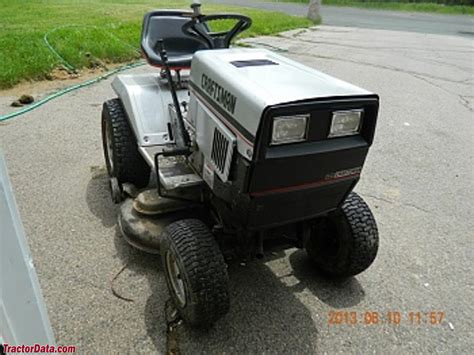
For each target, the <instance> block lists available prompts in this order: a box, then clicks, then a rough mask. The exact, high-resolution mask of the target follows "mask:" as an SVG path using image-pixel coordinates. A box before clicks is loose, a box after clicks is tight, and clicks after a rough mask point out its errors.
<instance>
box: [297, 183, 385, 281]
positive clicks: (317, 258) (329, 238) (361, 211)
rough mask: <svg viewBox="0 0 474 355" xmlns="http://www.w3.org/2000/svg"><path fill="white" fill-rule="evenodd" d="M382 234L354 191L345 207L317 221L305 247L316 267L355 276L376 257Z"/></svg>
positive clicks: (346, 201) (338, 274)
mask: <svg viewBox="0 0 474 355" xmlns="http://www.w3.org/2000/svg"><path fill="white" fill-rule="evenodd" d="M378 246H379V234H378V230H377V224H376V222H375V218H374V216H373V214H372V212H371V211H370V208H369V206H367V204H366V203H365V202H364V200H363V199H362V198H361V197H360V196H359V195H357V194H356V193H355V192H351V193H350V194H349V196H348V197H347V199H346V200H345V201H344V203H343V205H342V207H341V208H340V209H339V210H338V211H336V212H334V213H331V214H330V215H328V216H327V217H325V218H322V219H319V220H317V221H316V222H315V223H314V224H313V225H312V228H311V233H310V234H309V236H308V238H307V239H306V241H305V249H306V251H307V253H308V255H309V256H310V257H311V259H312V260H313V261H314V263H315V264H316V266H317V267H318V268H319V269H320V270H321V271H323V272H324V273H325V274H328V275H330V276H336V277H348V276H354V275H357V274H359V273H361V272H362V271H364V270H366V269H367V268H368V267H369V266H370V265H371V264H372V263H373V261H374V260H375V257H376V255H377V251H378Z"/></svg>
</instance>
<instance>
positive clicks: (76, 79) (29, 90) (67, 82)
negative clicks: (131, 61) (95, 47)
mask: <svg viewBox="0 0 474 355" xmlns="http://www.w3.org/2000/svg"><path fill="white" fill-rule="evenodd" d="M121 65H123V63H121V64H109V63H108V64H107V70H106V69H104V68H103V67H96V68H90V69H84V70H80V71H78V72H77V73H72V72H70V71H67V70H66V69H63V68H56V69H54V70H53V71H52V72H51V73H50V74H49V76H48V78H49V80H41V81H24V82H21V83H20V84H18V85H16V86H14V87H12V88H10V89H5V90H0V96H6V97H14V98H18V97H20V96H21V95H25V94H26V95H32V96H33V97H34V98H35V99H37V96H42V95H44V94H45V93H49V92H55V91H57V90H60V89H63V88H65V87H68V86H71V85H74V84H79V83H82V82H84V81H87V80H89V79H92V78H95V77H98V76H100V75H102V74H104V73H106V72H107V71H109V70H112V69H115V68H117V67H119V66H121Z"/></svg>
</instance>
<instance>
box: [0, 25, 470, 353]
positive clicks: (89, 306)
mask: <svg viewBox="0 0 474 355" xmlns="http://www.w3.org/2000/svg"><path fill="white" fill-rule="evenodd" d="M251 41H252V42H254V43H256V44H255V45H258V46H273V47H272V48H274V49H277V50H283V52H282V53H283V54H284V55H287V56H289V57H291V58H293V59H296V60H298V61H301V62H303V63H305V64H307V65H309V66H312V67H315V68H317V69H320V70H322V71H325V72H327V73H329V74H332V75H334V76H336V77H338V78H341V79H344V80H347V81H349V82H352V83H355V84H357V85H360V86H362V87H364V88H367V89H369V90H372V91H374V92H376V93H378V94H379V95H380V97H381V110H380V115H379V121H378V127H377V134H376V138H375V143H374V145H373V148H372V150H371V152H370V153H369V157H368V160H367V165H366V167H365V169H364V171H363V176H362V179H361V182H360V184H359V185H358V186H357V188H356V190H357V191H358V192H359V193H360V194H361V195H362V196H363V197H364V198H365V199H366V200H367V201H368V203H369V204H370V206H371V207H372V209H373V212H374V214H375V216H376V219H377V221H378V225H379V229H380V237H381V245H380V251H379V255H378V258H377V260H376V261H375V263H374V264H373V266H372V267H371V268H370V269H369V270H367V271H366V272H365V273H363V274H361V275H359V276H357V277H355V278H351V279H349V280H346V281H341V282H332V281H328V280H325V279H323V278H321V277H320V276H318V274H317V273H316V272H315V271H314V269H313V268H312V266H311V264H310V263H309V262H308V260H307V258H306V256H305V253H304V252H303V251H299V250H296V249H290V250H288V251H286V252H285V253H273V254H268V255H267V256H266V258H265V259H264V260H263V262H260V261H255V262H253V263H250V264H248V265H246V266H240V265H231V266H230V269H229V273H230V280H231V281H230V288H231V302H232V303H231V311H230V313H229V314H228V315H227V316H226V317H225V318H224V319H222V320H220V321H219V322H218V323H217V324H216V325H215V327H213V328H212V329H210V330H209V331H206V332H196V331H190V330H189V329H187V328H186V327H185V326H182V325H181V326H179V327H178V330H177V341H178V346H179V348H180V350H181V352H182V353H184V354H195V353H206V354H209V353H236V354H243V353H269V354H275V353H285V354H287V353H319V354H323V353H328V354H333V353H358V354H367V353H377V354H386V353H394V354H395V353H455V354H461V353H465V354H467V353H470V352H471V351H472V349H473V347H474V341H473V339H474V333H473V329H474V320H473V318H474V317H473V315H474V309H473V303H472V299H474V284H473V278H472V275H473V272H474V270H473V259H474V255H473V247H472V246H473V239H474V238H473V237H474V234H473V227H474V222H473V221H474V215H473V204H472V201H473V200H474V189H473V179H474V172H473V167H474V161H473V160H474V159H473V150H474V149H473V148H474V142H473V136H474V127H473V122H474V121H473V118H474V117H473V109H474V98H473V80H474V77H473V74H474V69H473V50H474V48H473V41H472V40H470V39H467V38H461V37H449V36H437V35H426V34H415V33H405V32H390V31H383V30H364V29H355V28H337V27H327V26H322V27H319V28H317V29H309V30H299V31H293V32H289V33H285V34H283V35H281V36H278V37H268V38H256V39H254V40H251ZM148 70H151V69H148V68H141V69H135V70H134V71H135V72H143V71H148ZM295 80H298V78H295ZM113 96H114V94H113V92H112V90H111V88H110V80H107V81H105V82H102V83H100V84H98V85H94V86H91V87H89V88H86V89H83V90H80V91H76V92H74V93H72V94H69V95H67V96H64V97H61V98H59V99H57V100H54V101H52V102H50V103H49V104H47V105H46V106H43V107H41V108H39V109H37V110H35V111H33V112H31V113H29V114H26V115H24V116H22V117H20V118H17V119H14V120H11V121H8V122H5V123H1V124H0V142H1V143H0V145H1V147H2V148H3V150H4V153H5V155H6V159H7V164H8V167H9V171H10V176H11V180H12V182H13V185H14V188H15V192H16V198H17V200H18V204H19V207H20V213H21V216H22V218H23V222H24V225H25V229H26V233H27V236H28V239H29V243H30V247H31V250H32V254H33V258H34V262H35V265H36V267H37V271H38V275H39V279H40V283H41V286H42V288H43V293H44V297H45V300H46V303H47V308H48V311H49V315H50V318H51V322H52V325H53V328H54V332H55V335H56V338H57V341H58V343H59V344H63V345H72V344H74V345H77V346H78V347H79V352H80V353H82V352H92V353H106V352H112V351H114V352H122V353H135V352H137V351H143V352H158V353H166V351H167V346H168V345H167V334H166V326H165V318H164V305H165V301H166V300H167V297H168V295H167V290H166V286H165V283H164V278H163V273H162V268H161V265H160V262H159V260H158V258H157V257H155V256H150V255H146V254H143V253H141V252H138V251H136V250H134V249H132V248H131V247H129V246H128V245H127V244H126V243H125V242H124V241H123V240H122V238H121V237H120V235H119V233H118V232H117V228H116V208H115V207H114V205H113V204H112V203H111V200H110V198H109V195H108V190H107V182H106V175H105V169H104V161H103V158H102V148H101V138H100V110H101V104H102V102H103V101H104V100H107V99H109V98H112V97H113ZM8 101H9V98H6V97H4V98H3V99H2V102H8ZM0 110H1V111H2V112H5V111H6V109H5V107H4V106H2V107H1V108H0ZM124 265H126V269H125V271H124V272H123V273H122V274H121V275H119V276H118V278H117V279H116V280H115V282H114V288H115V290H116V291H117V293H119V294H120V295H122V296H123V297H126V298H130V299H133V302H127V301H124V300H122V299H119V298H117V297H115V296H114V295H113V293H112V291H111V283H112V279H113V278H114V276H115V275H116V274H117V272H118V271H119V270H120V269H121V268H122V267H123V266H124ZM331 311H347V312H357V315H358V317H359V319H360V322H359V323H358V324H356V325H346V324H341V325H329V324H328V320H329V312H331ZM390 311H391V312H400V313H401V316H402V319H401V322H400V324H399V325H395V324H389V323H388V320H387V312H390ZM432 311H434V312H444V319H443V321H442V322H441V324H436V325H432V324H430V318H429V314H428V313H427V312H432ZM366 312H379V315H380V318H381V319H380V321H379V322H378V323H377V324H372V325H366V324H364V322H363V319H364V317H365V313H366ZM409 312H415V313H416V312H420V313H421V321H420V324H417V322H416V321H415V322H411V321H410V316H409ZM412 317H413V315H412ZM412 321H413V318H412Z"/></svg>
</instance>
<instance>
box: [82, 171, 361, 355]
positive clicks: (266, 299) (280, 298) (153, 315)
mask: <svg viewBox="0 0 474 355" xmlns="http://www.w3.org/2000/svg"><path fill="white" fill-rule="evenodd" d="M106 183H107V182H106V179H93V180H91V183H90V184H89V187H88V192H89V191H90V193H91V194H92V195H94V194H95V193H100V192H99V187H97V186H99V185H100V186H101V187H100V189H102V190H105V189H104V184H106ZM88 196H89V194H88ZM100 200H103V199H97V201H95V200H94V203H93V204H92V206H93V207H94V208H96V207H99V208H98V209H97V210H96V211H99V210H100V204H97V205H96V203H98V202H99V201H100ZM88 201H89V199H88ZM102 203H106V202H104V201H103V202H102ZM89 206H90V207H91V205H89ZM103 208H104V209H106V210H109V211H110V206H104V207H103ZM91 210H92V209H91ZM95 214H96V216H98V217H99V218H101V219H102V221H103V222H104V223H112V221H113V222H114V223H115V221H116V218H115V211H113V216H112V217H113V218H111V217H110V216H109V214H108V212H105V213H104V212H102V213H100V212H97V213H95ZM114 243H115V248H116V250H117V255H118V257H119V258H120V259H121V260H123V263H124V264H125V263H127V268H128V270H129V271H131V272H132V273H136V274H138V275H143V276H145V277H146V278H147V281H148V283H149V286H150V289H151V295H150V296H149V298H148V299H147V301H146V304H145V307H144V310H143V312H144V320H145V326H146V332H147V335H145V336H148V337H149V338H150V339H151V341H152V343H153V345H154V347H155V348H156V350H157V351H158V352H160V353H161V352H166V349H167V332H166V330H167V324H166V319H165V303H166V301H167V300H168V298H169V296H168V290H167V287H166V282H165V279H164V275H163V273H162V266H161V260H160V256H159V255H152V254H146V253H143V252H141V251H139V250H136V249H135V248H133V247H131V246H129V245H128V244H127V242H126V241H125V240H124V239H123V238H122V236H121V234H120V232H119V230H118V228H117V229H116V236H115V239H114ZM287 258H288V259H289V262H290V265H291V268H292V269H293V270H292V271H290V273H288V271H287V269H288V266H287V262H288V261H287V260H286V259H285V253H284V252H282V251H280V252H272V253H269V254H268V255H267V257H266V258H265V259H264V260H263V261H259V260H255V261H252V262H250V263H248V264H246V265H245V266H241V265H240V264H238V263H235V262H234V263H231V264H230V265H229V269H228V272H229V279H230V283H229V287H230V298H231V309H230V312H229V314H227V315H226V316H225V317H224V318H222V319H221V320H219V321H218V322H217V323H216V324H215V325H214V326H213V327H212V328H211V329H208V330H194V329H190V328H189V327H187V326H186V325H185V324H181V325H180V326H179V327H178V331H177V333H178V347H179V349H180V351H181V352H182V353H183V354H187V353H190V354H191V353H222V352H230V353H262V352H267V353H314V352H316V351H317V342H318V329H317V328H316V326H315V322H314V321H313V318H312V315H311V312H310V310H309V309H308V308H307V306H306V305H305V304H304V303H302V301H301V300H300V297H301V295H300V294H301V293H302V292H303V291H305V290H309V291H310V292H311V293H312V294H313V295H314V296H315V297H317V298H318V299H319V300H320V301H321V302H323V303H325V304H327V305H329V306H331V307H334V308H344V307H351V306H354V305H356V304H358V303H359V302H360V301H361V300H362V299H363V297H364V290H363V289H362V287H361V285H360V284H359V282H358V281H357V280H356V279H355V278H351V279H348V280H344V281H340V282H337V281H332V280H327V279H324V278H323V277H321V276H319V275H318V273H317V271H316V270H315V269H314V267H313V265H312V264H311V262H310V260H309V259H308V258H307V256H306V253H305V252H304V251H302V250H296V251H294V252H290V253H289V256H288V257H287ZM270 262H271V263H272V264H274V263H280V262H281V265H282V266H281V267H282V268H283V269H284V270H283V271H284V273H286V274H285V275H283V276H278V275H276V274H275V271H274V270H272V269H274V266H272V269H271V268H270V266H268V265H266V264H268V263H270ZM285 264H286V266H285ZM288 277H289V278H291V279H292V282H290V284H288V282H287V280H288V279H286V280H285V278H288ZM131 293H133V292H132V290H131ZM305 297H308V296H305ZM313 312H314V310H313ZM124 326H126V325H124Z"/></svg>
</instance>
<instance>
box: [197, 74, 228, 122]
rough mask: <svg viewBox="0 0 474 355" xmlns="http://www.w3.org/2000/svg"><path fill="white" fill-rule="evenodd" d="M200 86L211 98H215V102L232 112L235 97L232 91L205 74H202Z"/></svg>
mask: <svg viewBox="0 0 474 355" xmlns="http://www.w3.org/2000/svg"><path fill="white" fill-rule="evenodd" d="M201 87H202V88H203V89H204V91H205V92H206V93H207V94H208V95H209V96H210V97H211V98H213V99H214V100H216V101H217V103H219V104H220V105H221V106H222V107H223V108H224V109H226V111H229V112H230V113H232V114H233V113H234V111H235V104H236V103H237V98H236V97H235V96H234V95H233V94H232V93H230V92H229V91H227V90H226V89H224V88H223V87H222V86H220V85H219V84H218V83H216V82H215V81H214V80H212V79H211V78H209V77H208V76H207V75H206V74H202V78H201Z"/></svg>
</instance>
